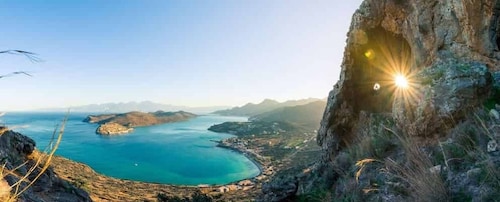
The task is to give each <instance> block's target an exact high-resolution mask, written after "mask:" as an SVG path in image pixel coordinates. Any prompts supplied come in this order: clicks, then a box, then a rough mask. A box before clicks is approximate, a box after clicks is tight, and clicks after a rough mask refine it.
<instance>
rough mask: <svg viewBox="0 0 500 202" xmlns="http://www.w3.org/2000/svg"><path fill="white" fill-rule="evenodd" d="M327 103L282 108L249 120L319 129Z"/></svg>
mask: <svg viewBox="0 0 500 202" xmlns="http://www.w3.org/2000/svg"><path fill="white" fill-rule="evenodd" d="M325 107H326V101H323V100H319V101H314V102H310V103H307V104H303V105H297V106H290V107H281V108H278V109H274V110H272V111H268V112H264V113H262V114H258V115H255V116H252V117H250V118H249V120H250V121H265V122H273V121H280V122H287V123H292V124H295V125H302V126H307V127H311V128H319V123H320V122H321V118H322V117H323V112H324V111H325Z"/></svg>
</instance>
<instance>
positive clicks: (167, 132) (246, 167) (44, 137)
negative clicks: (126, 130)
mask: <svg viewBox="0 0 500 202" xmlns="http://www.w3.org/2000/svg"><path fill="white" fill-rule="evenodd" d="M87 115H88V114H84V113H71V114H70V115H69V120H68V122H67V124H66V129H65V132H64V135H63V139H62V142H61V144H60V145H59V148H58V150H57V152H56V154H58V155H61V156H63V157H66V158H69V159H72V160H75V161H78V162H82V163H84V164H87V165H89V166H90V167H92V168H93V169H94V170H96V171H97V172H99V173H102V174H104V175H107V176H112V177H116V178H120V179H130V180H137V181H143V182H156V183H164V184H175V185H198V184H225V183H229V182H233V181H238V180H241V179H245V178H251V177H254V176H256V175H258V174H259V168H258V167H257V166H256V165H255V164H254V163H253V162H252V161H251V160H249V159H248V158H247V157H245V156H244V155H243V154H240V153H237V152H234V151H231V150H227V149H223V148H219V147H216V143H215V142H214V141H212V140H221V139H225V138H229V137H232V135H230V134H221V133H214V132H211V131H208V130H207V128H208V127H210V126H211V125H213V124H218V123H222V122H225V121H246V118H244V117H226V116H217V115H206V116H199V117H196V118H193V119H191V120H188V121H184V122H177V123H168V124H161V125H156V126H149V127H140V128H135V130H134V132H133V133H130V134H126V135H119V136H101V135H97V134H95V130H96V128H97V125H96V124H89V123H84V122H82V120H83V119H84V118H85V117H86V116H87ZM64 117H65V113H31V112H30V113H28V112H23V113H7V114H6V115H4V116H2V117H0V123H2V124H5V125H7V126H9V127H11V128H12V127H15V131H17V132H20V133H22V134H24V135H27V136H29V137H31V138H32V139H34V140H35V141H36V143H37V148H38V149H39V150H43V149H45V148H46V147H47V146H48V144H49V142H50V139H51V137H52V133H53V131H54V129H55V127H56V126H57V125H60V124H61V121H62V120H63V118H64Z"/></svg>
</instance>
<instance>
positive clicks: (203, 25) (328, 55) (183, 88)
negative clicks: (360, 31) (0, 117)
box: [0, 0, 361, 110]
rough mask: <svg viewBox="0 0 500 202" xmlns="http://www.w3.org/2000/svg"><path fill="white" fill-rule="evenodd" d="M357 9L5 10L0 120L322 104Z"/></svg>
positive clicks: (336, 1)
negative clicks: (92, 110)
mask: <svg viewBox="0 0 500 202" xmlns="http://www.w3.org/2000/svg"><path fill="white" fill-rule="evenodd" d="M360 3H361V0H349V1H341V0H300V1H298V0H210V1H207V0H188V1H181V0H177V1H167V0H157V1H154V0H148V1H139V0H135V1H131V0H123V1H118V0H116V1H97V0H96V1H90V0H89V1H76V0H74V1H73V0H72V1H67V0H59V1H55V0H54V1H42V0H35V1H14V0H12V1H1V2H0V50H7V49H22V50H27V51H32V52H36V53H37V54H39V57H40V58H42V59H43V60H44V62H42V63H32V62H30V61H28V60H26V59H25V58H23V57H20V56H13V55H0V75H1V74H6V73H9V72H12V71H18V70H24V71H28V72H30V73H32V74H33V75H34V77H27V76H15V77H8V78H2V79H0V85H1V93H0V99H1V100H2V101H1V103H2V104H1V105H0V110H26V109H35V108H44V107H68V106H74V105H84V104H98V103H105V102H128V101H143V100H151V101H154V102H160V103H165V104H175V105H185V106H212V105H242V104H245V103H247V102H260V101H261V100H263V99H264V98H272V99H276V100H279V101H284V100H288V99H300V98H307V97H317V98H323V97H326V96H327V94H328V92H329V90H331V89H332V86H333V85H334V84H335V82H336V81H337V80H338V78H339V72H340V64H341V61H342V56H343V51H344V46H345V40H346V33H347V31H348V28H349V25H350V19H351V16H352V14H353V13H354V11H355V10H356V9H357V8H358V7H359V5H360Z"/></svg>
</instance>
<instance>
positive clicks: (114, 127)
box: [96, 122, 134, 135]
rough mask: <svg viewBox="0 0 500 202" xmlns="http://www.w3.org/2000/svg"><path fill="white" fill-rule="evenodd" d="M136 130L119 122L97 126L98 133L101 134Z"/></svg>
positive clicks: (117, 133) (118, 133)
mask: <svg viewBox="0 0 500 202" xmlns="http://www.w3.org/2000/svg"><path fill="white" fill-rule="evenodd" d="M132 131H134V129H133V128H129V127H125V126H122V125H120V124H118V123H114V122H110V123H105V124H101V125H100V126H99V127H97V130H96V133H97V134H101V135H120V134H126V133H130V132H132Z"/></svg>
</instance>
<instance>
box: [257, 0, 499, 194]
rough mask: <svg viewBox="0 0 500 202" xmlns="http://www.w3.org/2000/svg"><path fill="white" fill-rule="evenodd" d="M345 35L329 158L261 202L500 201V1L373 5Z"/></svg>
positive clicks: (330, 106)
mask: <svg viewBox="0 0 500 202" xmlns="http://www.w3.org/2000/svg"><path fill="white" fill-rule="evenodd" d="M347 36H348V39H347V45H346V48H345V52H344V60H343V63H342V70H341V76H340V79H339V81H338V82H337V83H336V84H335V85H334V87H333V90H332V91H331V92H330V94H329V96H328V103H327V106H326V109H325V112H324V116H323V119H322V122H321V126H320V129H319V131H318V136H317V141H318V144H319V145H320V146H321V147H322V150H323V151H322V155H321V158H320V159H319V160H318V162H317V163H316V164H315V165H314V166H312V167H311V168H310V169H308V170H304V171H303V172H301V173H298V174H296V175H290V176H287V177H283V178H280V179H275V180H274V181H272V182H270V183H268V184H267V185H265V186H263V189H264V190H263V192H264V196H263V197H262V198H261V200H262V201H277V200H284V199H292V198H302V199H306V200H314V199H316V200H323V201H329V200H333V201H450V200H452V201H495V200H498V199H499V198H500V195H499V193H500V172H499V167H500V151H499V148H498V146H497V145H498V142H499V140H500V139H499V138H500V128H499V127H498V125H499V124H500V120H499V115H498V111H497V110H498V108H496V107H495V106H499V105H500V73H499V70H500V1H499V0H472V1H457V0H439V1H438V0H406V1H401V0H365V1H364V2H363V3H362V5H361V6H360V8H359V9H358V10H357V11H356V12H355V13H354V15H353V17H352V22H351V27H350V30H349V33H348V34H347ZM397 75H403V76H404V77H406V78H407V79H408V82H409V85H408V86H407V87H402V86H399V87H398V86H396V85H395V77H396V76H397Z"/></svg>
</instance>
